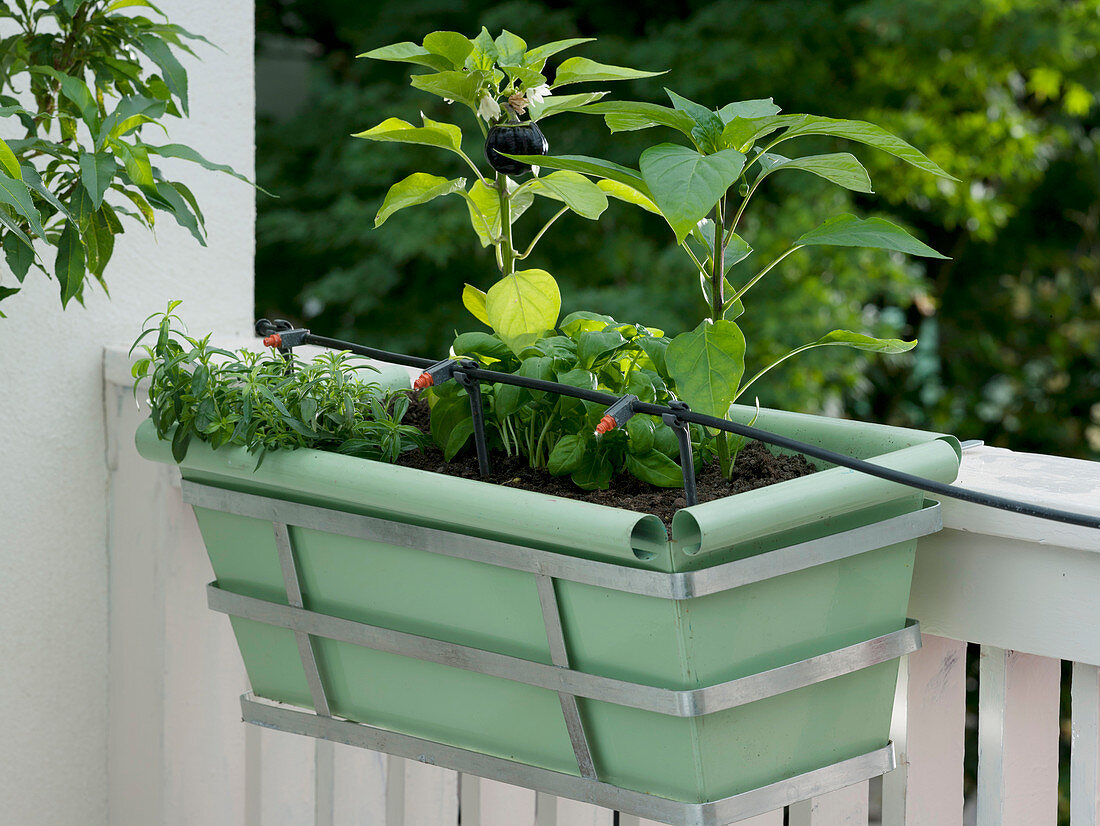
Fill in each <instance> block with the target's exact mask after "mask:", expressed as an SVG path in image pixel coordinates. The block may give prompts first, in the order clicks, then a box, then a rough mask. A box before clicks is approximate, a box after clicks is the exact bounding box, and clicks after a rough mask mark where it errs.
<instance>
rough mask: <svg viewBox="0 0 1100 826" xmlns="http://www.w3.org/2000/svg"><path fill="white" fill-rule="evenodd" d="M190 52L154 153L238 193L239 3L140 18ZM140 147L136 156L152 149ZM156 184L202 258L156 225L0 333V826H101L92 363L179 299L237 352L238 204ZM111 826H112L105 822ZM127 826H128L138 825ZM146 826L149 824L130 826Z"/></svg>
mask: <svg viewBox="0 0 1100 826" xmlns="http://www.w3.org/2000/svg"><path fill="white" fill-rule="evenodd" d="M158 5H159V6H160V7H161V8H162V9H163V10H164V11H165V12H166V13H167V14H168V15H169V17H170V18H171V19H172V20H173V21H174V22H177V23H179V24H180V25H182V26H184V27H185V28H187V29H189V30H190V31H193V32H196V33H200V34H204V35H206V36H207V37H209V38H210V39H211V40H212V41H214V42H215V43H216V44H217V45H218V46H219V47H220V48H221V49H222V50H223V51H218V50H217V49H214V48H210V47H208V46H205V45H202V44H200V46H199V47H198V48H197V49H196V51H198V52H199V54H200V56H201V58H202V60H201V62H200V61H196V60H194V59H189V60H187V61H185V63H186V65H187V68H188V69H189V71H190V80H191V110H192V114H191V118H190V120H189V121H182V122H178V123H176V124H173V126H172V132H171V138H172V140H173V141H175V142H180V143H186V144H189V145H191V146H193V147H195V148H196V149H198V150H199V151H200V152H202V153H203V154H204V155H206V156H207V157H208V158H210V159H212V160H217V161H221V162H224V163H229V164H230V165H232V166H234V167H235V168H236V169H237V170H238V171H240V172H242V173H244V174H246V175H249V176H250V177H251V176H252V173H253V168H254V167H253V157H254V132H253V109H254V102H253V68H252V66H253V46H252V44H253V4H252V2H251V0H158ZM146 139H147V140H150V141H154V140H155V139H156V137H155V136H154V135H148V136H147V138H146ZM164 166H165V168H166V170H168V171H170V172H171V174H173V175H174V176H178V177H179V178H180V179H181V180H184V181H186V182H187V183H188V184H189V185H190V186H191V187H192V189H193V190H194V192H195V195H196V197H197V198H198V199H199V202H200V204H201V205H202V206H203V209H204V212H205V214H206V218H207V224H208V229H209V233H210V237H209V247H208V248H206V249H203V248H200V247H199V246H198V245H197V244H196V243H195V242H194V240H193V239H192V238H191V236H190V235H189V234H188V233H187V232H186V231H184V230H183V229H181V228H180V227H178V226H177V225H176V224H175V223H174V221H172V220H171V218H170V217H168V216H163V217H161V218H160V220H159V221H158V224H157V233H156V238H155V239H154V238H152V237H150V236H149V234H148V233H147V232H145V233H143V231H142V230H141V228H140V227H138V226H136V225H135V226H131V227H128V228H127V231H126V234H125V235H124V236H122V237H121V238H119V239H118V241H119V243H118V244H117V247H116V252H115V258H114V260H113V261H112V262H111V266H110V268H109V270H108V276H107V282H108V285H109V287H110V289H111V296H112V298H111V299H110V300H108V299H107V298H106V297H105V296H104V295H103V294H102V292H100V291H99V290H98V288H97V289H93V290H89V293H90V294H89V297H88V300H87V307H86V308H81V307H79V306H72V307H70V309H68V310H66V311H65V312H62V311H61V308H60V303H59V301H58V295H57V285H56V282H54V281H47V280H46V279H44V278H43V277H42V276H41V275H38V276H34V275H32V276H30V277H28V282H27V284H26V286H25V288H24V290H23V292H22V293H20V294H19V295H17V296H15V297H14V298H11V299H9V300H7V301H5V302H4V305H3V309H4V311H5V312H6V313H7V315H8V318H7V319H0V423H2V424H0V822H2V823H4V824H9V823H10V824H20V826H38V825H39V824H43V825H44V826H68V824H81V826H100V825H101V824H103V825H104V826H105V824H107V823H108V822H109V817H108V787H109V783H108V768H107V766H108V726H109V720H108V716H109V714H108V659H109V651H108V647H109V646H108V640H109V628H108V616H109V615H108V590H109V582H110V577H109V566H108V554H107V542H108V499H107V489H108V487H107V486H108V452H107V445H106V437H105V419H104V396H103V378H102V359H103V348H104V346H110V345H120V344H124V345H127V346H128V345H129V343H130V341H131V340H132V339H133V337H134V336H135V334H136V332H137V331H138V329H139V328H140V324H141V321H142V319H143V318H144V317H145V316H146V315H148V314H149V313H151V312H154V311H157V310H160V309H163V307H164V305H165V304H166V302H167V301H168V300H169V299H171V298H181V299H183V300H184V305H183V307H182V308H181V312H183V314H184V317H185V319H186V320H187V322H188V324H189V326H190V328H191V329H192V330H193V331H207V330H214V331H217V332H218V333H219V335H220V336H223V337H225V338H228V339H234V340H235V339H240V338H243V337H245V336H246V335H247V334H248V331H249V329H250V327H251V316H252V285H253V272H252V270H253V244H254V241H253V238H254V232H253V230H254V222H255V209H254V199H253V191H252V189H251V188H250V187H248V186H247V185H245V184H242V183H240V182H239V181H236V180H233V179H231V178H229V177H227V176H222V175H217V174H215V173H211V172H207V171H205V170H203V169H201V168H199V167H197V166H191V165H188V164H182V163H179V164H174V165H172V166H171V167H169V164H168V163H165V164H164ZM112 826H128V825H127V824H125V823H121V822H120V821H115V822H114V823H112ZM143 826H144V825H143ZM148 826H154V824H148Z"/></svg>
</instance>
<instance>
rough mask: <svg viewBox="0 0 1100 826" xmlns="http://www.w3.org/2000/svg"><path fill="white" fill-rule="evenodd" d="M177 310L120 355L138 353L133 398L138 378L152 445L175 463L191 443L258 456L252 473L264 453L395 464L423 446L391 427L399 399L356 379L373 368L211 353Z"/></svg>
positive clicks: (341, 361) (352, 362)
mask: <svg viewBox="0 0 1100 826" xmlns="http://www.w3.org/2000/svg"><path fill="white" fill-rule="evenodd" d="M178 305H179V302H178V301H173V302H171V303H170V304H169V305H168V309H167V310H166V311H165V312H163V313H156V314H154V315H151V316H149V318H147V319H146V320H145V325H146V326H145V329H144V330H143V331H142V333H141V335H140V336H138V339H137V340H136V341H135V342H134V345H133V347H131V348H130V352H131V353H133V352H134V350H136V349H138V348H139V347H140V349H141V350H142V351H143V352H144V353H145V357H144V358H141V359H138V360H137V361H136V362H135V363H134V366H133V368H132V373H133V376H134V379H135V381H134V393H135V395H136V394H137V390H138V385H139V384H140V382H141V381H142V380H143V379H146V378H147V379H148V380H149V406H150V410H151V418H152V420H153V424H154V425H155V426H156V429H157V435H158V436H160V437H161V438H162V439H167V438H171V439H172V455H173V456H174V457H175V459H176V461H177V462H181V461H183V458H184V457H185V456H186V454H187V448H188V446H189V445H190V443H191V440H192V439H193V438H198V439H199V440H201V441H205V442H209V443H210V444H211V446H212V447H214V448H215V449H216V448H218V447H221V446H222V445H227V444H229V445H239V446H242V447H244V448H246V449H247V450H248V451H249V452H250V453H257V454H258V461H257V466H259V463H260V462H262V461H263V457H264V455H265V454H266V453H267V452H268V451H272V450H283V449H291V448H299V447H312V448H318V449H320V450H331V451H335V452H337V453H347V454H351V455H354V456H362V457H365V458H368V459H375V460H378V461H384V462H396V461H397V459H398V457H399V456H400V455H401V454H402V453H405V452H406V451H409V450H415V449H417V448H418V447H421V446H422V445H423V443H424V437H423V434H422V433H421V432H420V430H419V429H417V428H415V427H412V426H410V425H405V424H402V423H401V420H402V418H403V417H404V415H405V412H406V411H407V410H408V407H409V399H408V396H407V395H406V394H405V393H403V392H398V393H390V394H387V393H385V392H383V391H382V390H381V388H380V387H379V385H378V384H377V383H374V382H370V381H366V380H364V379H363V377H362V376H361V374H360V371H362V370H368V371H373V370H374V368H373V367H370V366H369V365H367V364H365V363H364V362H363V360H361V359H358V358H355V357H353V356H351V355H349V354H348V353H344V352H326V353H322V354H321V355H319V356H318V357H317V358H315V359H314V360H313V361H303V360H301V359H298V358H296V357H295V356H293V355H291V356H289V357H287V358H284V357H282V356H280V355H272V354H270V353H253V352H249V351H247V350H241V351H239V352H237V353H233V352H230V351H228V350H223V349H220V348H218V347H212V346H210V336H209V335H207V336H205V337H203V338H200V339H196V338H192V337H191V336H189V335H187V334H186V332H184V331H183V330H182V329H181V327H180V319H179V316H177V315H175V314H174V310H175V309H176V307H177V306H178ZM153 336H155V338H153V339H152V340H153V343H152V344H142V341H144V340H145V339H147V338H151V337H153Z"/></svg>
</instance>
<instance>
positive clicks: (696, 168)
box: [640, 143, 745, 243]
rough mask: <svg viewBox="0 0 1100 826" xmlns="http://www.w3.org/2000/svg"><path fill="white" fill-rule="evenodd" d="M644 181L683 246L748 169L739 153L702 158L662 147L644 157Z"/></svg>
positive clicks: (668, 145)
mask: <svg viewBox="0 0 1100 826" xmlns="http://www.w3.org/2000/svg"><path fill="white" fill-rule="evenodd" d="M640 166H641V172H642V178H644V179H645V182H646V185H647V186H648V187H649V190H650V192H651V193H652V194H653V200H654V202H655V203H656V204H657V206H659V207H660V208H661V213H662V214H663V215H664V217H665V220H666V221H668V224H669V226H671V227H672V230H673V232H675V233H676V241H677V243H683V240H684V238H686V237H687V234H688V233H689V232H691V230H692V228H693V227H694V226H695V225H696V223H698V221H699V220H700V219H701V218H703V217H705V216H706V215H707V213H708V212H710V211H711V210H712V209H713V208H714V205H715V204H716V203H718V201H719V199H721V198H722V196H723V195H724V194H725V192H726V190H727V189H729V187H730V186H732V185H733V183H734V182H735V181H736V180H737V177H738V176H739V175H740V174H741V170H742V169H743V168H744V166H745V156H744V155H742V154H741V153H740V152H738V151H737V150H736V149H723V150H722V151H721V152H716V153H715V154H713V155H703V154H700V153H699V152H696V151H695V150H694V149H688V148H687V147H685V146H677V145H675V144H671V143H662V144H658V145H657V146H653V147H650V148H649V149H647V150H646V151H645V152H643V153H642V157H641V163H640Z"/></svg>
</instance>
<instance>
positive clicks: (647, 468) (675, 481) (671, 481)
mask: <svg viewBox="0 0 1100 826" xmlns="http://www.w3.org/2000/svg"><path fill="white" fill-rule="evenodd" d="M626 469H627V470H629V471H630V472H631V473H632V474H634V475H635V476H637V477H638V478H639V479H641V480H642V481H643V482H649V484H651V485H657V486H658V487H662V488H679V487H683V485H684V474H683V472H682V471H681V470H680V466H679V465H678V464H676V463H675V462H674V461H672V460H671V459H670V458H668V457H667V456H665V454H663V453H661V452H660V451H658V450H651V451H649V453H643V454H642V455H640V456H637V455H635V454H633V453H628V454H626Z"/></svg>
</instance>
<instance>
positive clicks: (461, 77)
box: [356, 71, 488, 137]
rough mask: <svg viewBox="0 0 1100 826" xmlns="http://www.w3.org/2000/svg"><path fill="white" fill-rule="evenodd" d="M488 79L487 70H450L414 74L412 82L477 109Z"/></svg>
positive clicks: (432, 92)
mask: <svg viewBox="0 0 1100 826" xmlns="http://www.w3.org/2000/svg"><path fill="white" fill-rule="evenodd" d="M487 79H488V75H487V74H486V73H485V72H459V71H450V72H438V73H436V74H433V75H413V76H412V78H411V79H410V83H412V85H413V87H414V88H416V89H420V90H421V91H423V92H430V93H431V94H433V95H438V96H439V97H441V98H444V99H446V100H457V101H458V102H459V103H464V104H466V105H467V106H469V107H470V108H471V109H474V110H476V109H477V104H478V97H479V96H480V95H479V92H480V90H481V88H482V86H484V85H485V83H486V81H487ZM356 137H363V136H362V135H357V136H356Z"/></svg>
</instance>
